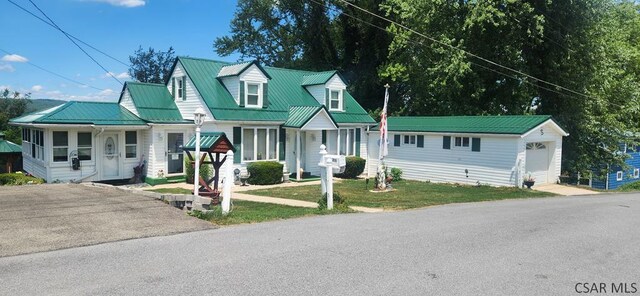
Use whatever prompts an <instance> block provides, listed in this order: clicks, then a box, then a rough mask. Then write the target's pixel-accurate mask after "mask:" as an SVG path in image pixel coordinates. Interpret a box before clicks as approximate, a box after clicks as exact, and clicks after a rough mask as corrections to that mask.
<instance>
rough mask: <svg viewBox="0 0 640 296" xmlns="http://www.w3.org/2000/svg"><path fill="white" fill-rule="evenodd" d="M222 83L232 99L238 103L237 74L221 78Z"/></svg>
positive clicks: (238, 82) (238, 87)
mask: <svg viewBox="0 0 640 296" xmlns="http://www.w3.org/2000/svg"><path fill="white" fill-rule="evenodd" d="M222 84H224V87H226V88H227V90H228V91H229V93H230V94H231V96H233V99H234V100H236V104H239V103H240V101H239V99H238V98H239V97H240V78H238V76H229V77H224V78H222Z"/></svg>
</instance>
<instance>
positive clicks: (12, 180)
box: [0, 172, 44, 186]
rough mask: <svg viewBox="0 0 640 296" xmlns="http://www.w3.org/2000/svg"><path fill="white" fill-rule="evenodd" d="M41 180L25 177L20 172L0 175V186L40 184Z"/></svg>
mask: <svg viewBox="0 0 640 296" xmlns="http://www.w3.org/2000/svg"><path fill="white" fill-rule="evenodd" d="M42 183H44V180H43V179H40V178H36V177H32V176H27V175H25V174H23V173H21V172H17V173H11V174H9V173H5V174H0V186H7V185H27V184H42Z"/></svg>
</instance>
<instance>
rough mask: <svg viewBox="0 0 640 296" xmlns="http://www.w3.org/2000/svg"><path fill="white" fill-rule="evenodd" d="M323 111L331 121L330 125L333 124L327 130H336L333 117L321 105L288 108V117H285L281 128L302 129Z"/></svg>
mask: <svg viewBox="0 0 640 296" xmlns="http://www.w3.org/2000/svg"><path fill="white" fill-rule="evenodd" d="M323 110H324V112H325V113H326V114H327V116H328V117H329V119H330V120H331V123H332V124H333V126H332V127H327V129H329V128H337V127H338V124H337V123H336V121H335V120H334V119H333V116H331V113H329V112H328V111H327V109H326V108H325V107H324V106H323V105H320V106H292V107H290V108H289V116H288V117H287V121H285V123H284V125H283V127H288V128H302V127H304V126H305V125H306V124H307V123H308V122H309V121H311V120H312V119H313V118H315V117H316V116H317V115H318V114H319V113H321V112H322V111H323Z"/></svg>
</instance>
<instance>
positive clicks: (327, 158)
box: [318, 144, 347, 210]
mask: <svg viewBox="0 0 640 296" xmlns="http://www.w3.org/2000/svg"><path fill="white" fill-rule="evenodd" d="M346 164H347V161H346V158H345V157H344V155H329V154H327V147H326V146H325V145H324V144H323V145H320V163H318V166H320V186H321V187H322V195H323V196H324V194H325V193H326V194H327V209H329V210H331V209H333V174H334V173H343V172H344V168H345V166H346Z"/></svg>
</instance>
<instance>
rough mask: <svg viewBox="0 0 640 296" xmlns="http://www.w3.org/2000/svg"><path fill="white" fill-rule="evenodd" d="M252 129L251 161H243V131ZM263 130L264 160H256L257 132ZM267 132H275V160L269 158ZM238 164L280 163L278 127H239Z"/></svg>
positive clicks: (268, 137)
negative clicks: (264, 132) (264, 131)
mask: <svg viewBox="0 0 640 296" xmlns="http://www.w3.org/2000/svg"><path fill="white" fill-rule="evenodd" d="M248 129H252V130H253V159H252V160H244V145H245V143H246V142H245V140H244V130H248ZM259 129H264V130H266V136H265V145H266V146H265V147H266V155H265V158H264V159H258V130H259ZM269 130H275V131H276V140H275V141H276V152H275V158H269V144H270V140H271V139H270V136H269ZM240 143H242V144H241V145H240V152H239V153H240V163H250V162H256V161H281V159H280V153H279V151H280V128H279V127H278V126H246V127H245V126H243V127H240Z"/></svg>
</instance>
